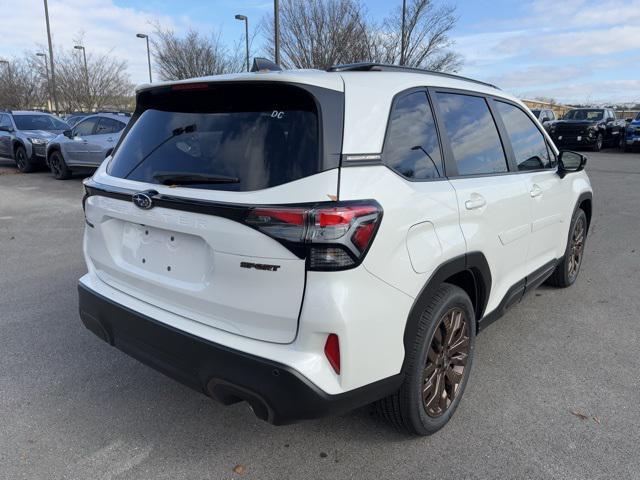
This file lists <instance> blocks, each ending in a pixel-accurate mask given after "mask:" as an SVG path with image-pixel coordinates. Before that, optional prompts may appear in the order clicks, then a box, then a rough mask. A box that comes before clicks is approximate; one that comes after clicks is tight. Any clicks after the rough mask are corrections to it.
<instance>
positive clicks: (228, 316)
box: [85, 167, 338, 343]
mask: <svg viewBox="0 0 640 480" xmlns="http://www.w3.org/2000/svg"><path fill="white" fill-rule="evenodd" d="M104 168H105V167H101V168H100V169H99V171H98V172H97V174H96V175H95V176H94V180H96V181H98V182H103V183H105V184H107V185H115V186H121V187H125V188H133V189H134V190H135V191H142V190H146V189H149V188H154V189H156V190H157V191H159V192H160V193H165V194H167V195H173V196H178V197H179V196H185V197H189V198H199V199H206V200H212V201H223V202H225V201H226V202H235V203H249V204H258V205H260V204H262V205H264V204H274V203H290V202H313V201H326V200H328V195H336V194H337V184H338V172H337V170H332V171H327V172H323V173H321V174H317V175H313V176H310V177H306V178H303V179H300V180H298V181H296V182H291V183H289V184H287V185H285V186H282V185H281V186H278V187H274V188H271V189H265V190H261V191H253V192H224V191H216V190H203V189H189V188H169V187H165V186H162V185H151V184H147V183H141V182H134V181H130V180H123V179H117V178H114V177H111V176H109V175H107V174H106V173H105V172H104ZM285 199H286V201H285ZM86 217H87V220H88V221H89V222H90V223H91V224H93V225H94V227H95V228H88V229H87V230H86V233H85V235H86V237H87V241H86V248H85V253H86V258H87V262H88V263H91V265H92V267H93V270H94V271H95V273H96V275H97V276H98V277H99V278H100V279H101V280H102V281H103V282H105V283H106V284H108V285H110V286H111V287H113V288H116V289H118V290H120V291H123V292H127V293H128V294H129V295H132V296H134V297H136V298H138V299H140V300H142V301H144V302H147V303H150V304H153V305H156V306H158V307H160V308H162V309H163V310H166V311H168V312H172V313H175V314H176V315H180V316H182V317H186V318H190V319H192V320H195V321H197V322H200V323H202V324H204V325H208V326H211V327H215V328H219V329H222V330H225V331H228V332H232V333H235V334H237V335H241V336H245V337H250V338H256V339H260V340H265V341H269V342H277V343H290V342H292V341H293V340H294V338H295V336H296V333H297V328H298V317H299V313H300V307H301V304H302V299H303V295H304V286H305V276H306V272H305V260H304V259H300V258H298V257H296V256H295V255H294V254H293V253H291V252H290V251H289V250H288V249H286V248H285V247H283V246H282V245H281V244H280V243H278V242H277V241H275V240H273V239H272V238H270V237H268V236H266V235H264V234H262V233H260V232H258V231H257V230H254V229H252V228H250V227H248V226H246V225H243V224H242V223H239V222H235V221H232V220H228V219H225V218H221V217H215V216H211V215H204V214H199V213H191V212H181V211H177V210H169V209H165V208H160V207H156V208H153V209H152V210H141V209H139V208H137V207H136V206H135V205H133V203H131V202H127V201H123V200H117V199H112V198H107V197H101V196H92V197H89V199H88V200H87V202H86ZM241 262H251V263H266V264H269V265H278V266H279V268H278V269H277V270H276V271H268V270H256V269H246V268H240V264H241Z"/></svg>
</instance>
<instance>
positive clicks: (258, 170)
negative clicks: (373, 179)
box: [107, 82, 343, 191]
mask: <svg viewBox="0 0 640 480" xmlns="http://www.w3.org/2000/svg"><path fill="white" fill-rule="evenodd" d="M137 103H138V105H137V109H136V113H135V115H134V118H133V120H132V124H131V126H130V127H129V128H128V129H127V131H126V134H125V136H124V138H123V140H122V142H121V144H120V145H119V146H118V148H117V149H116V153H115V155H114V158H113V160H112V161H111V163H110V164H109V166H108V169H107V172H108V173H109V174H110V175H112V176H115V177H120V178H126V179H129V180H135V181H140V182H146V183H152V184H154V183H156V184H159V183H165V184H171V181H170V180H167V178H170V177H172V176H177V175H182V176H184V175H199V176H208V177H224V178H227V179H229V178H231V179H237V181H231V182H226V183H193V182H192V183H190V184H189V187H190V188H204V189H210V190H227V191H253V190H260V189H265V188H269V187H275V186H277V185H282V184H285V183H288V182H292V181H295V180H298V179H300V178H304V177H307V176H310V175H313V174H316V173H319V172H322V171H324V170H328V169H330V168H335V167H337V166H338V163H339V155H340V145H341V142H342V138H341V135H342V133H341V132H342V103H343V94H342V93H341V92H334V91H329V90H325V89H320V88H317V87H309V88H303V87H301V86H295V85H290V84H284V83H275V82H271V83H258V82H251V83H249V82H246V83H226V84H216V83H215V82H214V83H211V84H208V85H207V86H206V88H198V89H181V90H174V89H172V88H171V87H163V88H160V89H158V90H150V91H143V92H141V93H140V94H139V95H138V99H137ZM323 119H324V124H323ZM328 125H330V127H329V128H327V126H328ZM336 126H339V129H337V128H336ZM327 130H329V131H328V132H327ZM323 132H326V133H325V134H324V135H323ZM337 132H339V133H337ZM325 137H326V138H325Z"/></svg>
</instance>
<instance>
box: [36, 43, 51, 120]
mask: <svg viewBox="0 0 640 480" xmlns="http://www.w3.org/2000/svg"><path fill="white" fill-rule="evenodd" d="M36 55H37V56H38V57H43V58H44V71H45V73H46V75H47V96H48V97H49V102H48V103H49V110H51V107H52V105H51V88H50V85H49V64H48V63H47V54H46V53H42V52H38V53H36Z"/></svg>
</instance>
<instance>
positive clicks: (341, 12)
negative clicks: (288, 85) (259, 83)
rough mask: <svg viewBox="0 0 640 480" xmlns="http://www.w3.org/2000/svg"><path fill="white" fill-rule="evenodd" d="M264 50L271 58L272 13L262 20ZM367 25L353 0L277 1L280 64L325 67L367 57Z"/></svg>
mask: <svg viewBox="0 0 640 480" xmlns="http://www.w3.org/2000/svg"><path fill="white" fill-rule="evenodd" d="M262 29H263V32H264V35H265V37H266V39H267V46H266V51H267V54H268V55H270V56H271V57H272V58H274V57H275V51H274V45H273V42H271V41H269V40H270V39H272V38H273V36H274V31H273V30H274V26H273V16H267V17H266V18H265V19H264V20H263V22H262ZM367 32H368V27H367V25H366V19H365V12H364V9H363V7H362V6H361V5H360V3H359V2H358V1H357V0H302V1H300V0H283V1H281V2H280V49H281V63H282V64H283V66H285V67H287V68H321V69H326V68H328V67H330V66H331V65H334V64H337V63H352V62H356V61H362V60H367V58H368V53H369V52H368V50H369V49H368V45H367V40H368V33H367Z"/></svg>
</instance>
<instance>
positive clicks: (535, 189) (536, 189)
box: [529, 184, 542, 198]
mask: <svg viewBox="0 0 640 480" xmlns="http://www.w3.org/2000/svg"><path fill="white" fill-rule="evenodd" d="M529 194H530V195H531V196H532V197H534V198H535V197H539V196H540V195H542V189H541V188H540V187H539V186H538V185H536V184H534V185H533V186H532V187H531V190H530V191H529Z"/></svg>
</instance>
